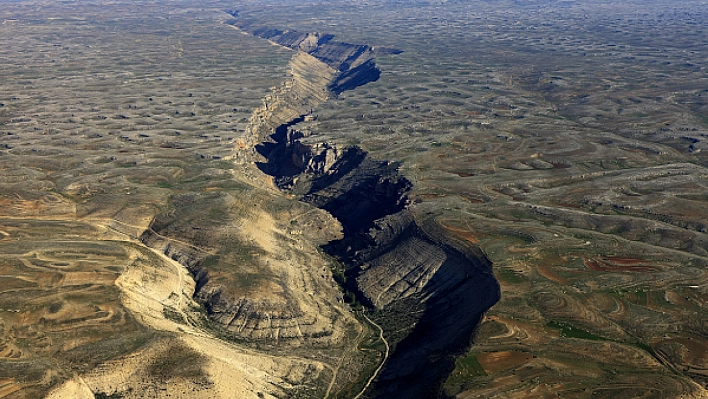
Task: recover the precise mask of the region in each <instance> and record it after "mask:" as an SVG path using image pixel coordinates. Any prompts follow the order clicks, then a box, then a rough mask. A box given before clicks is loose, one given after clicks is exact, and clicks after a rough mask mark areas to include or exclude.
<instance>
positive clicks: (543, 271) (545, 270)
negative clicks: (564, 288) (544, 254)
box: [536, 264, 568, 285]
mask: <svg viewBox="0 0 708 399" xmlns="http://www.w3.org/2000/svg"><path fill="white" fill-rule="evenodd" d="M536 270H537V271H538V274H540V275H541V276H543V277H545V278H547V279H549V280H551V281H555V282H556V283H558V284H560V285H566V284H568V280H566V279H564V278H563V277H561V276H559V275H558V274H556V272H555V271H553V268H552V267H551V266H549V265H545V264H544V265H538V266H537V267H536Z"/></svg>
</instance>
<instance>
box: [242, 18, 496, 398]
mask: <svg viewBox="0 0 708 399" xmlns="http://www.w3.org/2000/svg"><path fill="white" fill-rule="evenodd" d="M230 23H231V24H233V25H235V26H237V27H238V28H239V29H241V30H243V31H245V32H248V33H251V34H253V35H255V36H258V37H261V38H264V39H268V40H270V41H271V42H273V43H276V44H279V45H282V46H285V47H288V48H291V49H293V50H296V51H298V53H297V55H296V56H295V57H294V58H293V84H292V85H291V86H290V88H289V89H288V90H287V92H284V93H282V94H280V95H278V96H277V97H278V99H277V101H276V103H275V104H274V105H268V106H266V107H265V108H266V112H265V113H264V118H265V119H264V121H263V123H262V126H263V127H265V129H260V130H254V132H256V133H258V134H255V135H254V136H253V138H252V140H253V141H257V140H258V139H259V138H260V140H262V141H261V142H260V143H258V144H255V148H256V150H257V152H258V153H259V154H260V155H261V156H262V158H260V159H261V160H264V161H262V162H259V163H258V166H259V168H260V169H261V171H263V172H265V173H266V174H268V175H270V176H272V177H273V180H274V183H275V185H276V186H277V187H278V188H280V189H282V190H286V191H287V192H290V193H292V194H296V195H299V196H301V200H302V201H303V202H306V203H308V204H310V205H313V206H315V207H317V208H320V209H323V210H325V211H327V212H329V214H331V215H332V216H334V217H335V218H336V219H337V220H338V221H339V222H340V223H341V225H342V228H343V232H344V236H343V237H342V238H341V239H338V240H334V241H331V242H330V243H328V244H326V245H325V246H323V248H324V250H325V252H327V253H328V254H329V255H331V256H333V257H335V258H337V259H338V260H339V261H340V262H341V263H342V264H343V265H344V268H345V270H344V274H345V276H346V282H345V283H344V284H345V289H346V290H347V291H350V292H354V293H355V295H356V296H357V300H358V301H360V302H361V303H363V304H364V305H365V306H367V307H369V308H371V309H374V313H373V314H372V317H373V318H374V319H375V320H376V321H377V323H378V324H380V325H381V326H382V327H383V329H384V334H385V335H386V336H387V337H388V339H389V341H390V342H391V344H392V348H393V349H392V352H391V356H390V358H389V359H388V360H387V362H386V364H385V366H384V368H383V370H382V371H381V373H380V374H379V376H378V377H377V378H376V380H375V381H374V383H373V385H372V386H371V387H370V388H369V389H368V390H367V392H366V396H367V397H372V398H373V397H381V398H384V397H393V396H395V397H398V398H418V397H421V392H423V393H424V394H423V395H425V396H426V397H435V396H437V395H439V391H440V386H441V384H442V381H443V379H444V378H445V377H446V376H447V375H448V374H449V373H450V371H452V369H453V368H454V358H455V356H456V355H459V354H461V353H462V351H464V350H465V349H466V348H467V347H468V346H469V345H470V340H471V337H472V335H473V332H474V329H475V328H476V326H477V324H478V323H479V321H480V319H481V317H482V315H483V314H484V312H485V311H486V310H487V309H488V308H489V307H491V306H492V305H493V304H494V303H496V302H497V301H498V300H499V295H500V292H499V286H498V284H497V282H496V280H495V279H494V277H493V274H492V271H491V263H490V261H489V260H488V259H487V258H486V256H484V254H483V253H482V251H481V250H480V249H479V248H478V247H475V246H472V245H470V244H468V243H460V242H457V241H455V240H454V239H453V238H451V237H447V236H446V235H445V234H444V233H443V229H441V228H439V227H438V226H437V223H436V222H435V220H434V219H432V218H427V219H426V217H425V215H422V216H421V215H416V213H415V210H414V209H411V206H410V204H409V201H408V197H407V193H408V192H409V191H410V189H411V187H412V182H411V181H409V180H408V179H406V178H405V177H404V176H402V175H401V174H400V173H399V171H398V168H397V165H396V164H395V163H392V162H388V161H379V160H374V159H371V158H370V157H369V156H368V154H367V153H366V152H365V151H364V150H362V149H361V148H358V147H347V148H338V147H336V146H334V145H332V144H330V143H326V142H321V143H317V142H315V141H314V140H312V138H311V137H310V138H308V136H310V133H309V132H307V131H301V130H298V129H297V127H296V125H297V124H298V123H300V122H301V121H302V120H303V119H304V118H305V117H306V114H307V113H308V112H307V111H305V112H301V113H300V114H297V113H296V112H295V111H296V110H303V108H305V107H303V105H305V104H308V105H311V106H312V107H313V108H314V105H316V103H317V102H318V101H324V100H325V98H324V97H323V96H319V94H321V93H335V94H336V93H339V92H341V91H344V90H350V89H353V88H355V87H357V86H360V85H362V84H366V83H368V82H371V81H374V80H376V79H378V78H379V74H380V72H379V70H378V68H377V67H376V65H375V63H374V59H373V57H374V54H375V53H376V51H375V50H374V49H373V48H371V47H369V46H366V45H352V44H347V43H340V42H336V41H333V40H332V37H331V36H327V35H322V34H318V33H307V34H304V33H299V32H294V31H282V30H278V29H272V28H267V27H262V26H258V25H256V24H251V23H249V22H243V21H238V20H233V21H231V22H230ZM311 66H314V68H313V69H312V70H307V68H308V67H311ZM322 71H327V72H326V73H325V74H323V73H322ZM301 91H302V92H303V93H306V94H300V93H301ZM286 98H287V99H288V100H296V101H295V103H294V104H295V105H293V104H290V103H288V102H287V101H285V99H286ZM302 98H308V100H307V101H304V102H303V101H300V100H301V99H302ZM298 101H300V102H298ZM275 124H279V125H278V126H274V125H275ZM268 128H269V129H271V130H270V132H267V129H268ZM305 139H307V142H304V141H303V140H305ZM419 219H422V220H423V222H420V221H419ZM402 322H403V324H401V323H402Z"/></svg>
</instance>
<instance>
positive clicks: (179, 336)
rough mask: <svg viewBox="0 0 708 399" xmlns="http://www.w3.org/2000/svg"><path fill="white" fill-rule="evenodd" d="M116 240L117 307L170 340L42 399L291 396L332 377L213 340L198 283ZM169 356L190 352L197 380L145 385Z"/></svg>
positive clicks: (322, 366)
mask: <svg viewBox="0 0 708 399" xmlns="http://www.w3.org/2000/svg"><path fill="white" fill-rule="evenodd" d="M97 225H98V224H97ZM100 226H101V227H103V228H105V225H103V224H101V225H100ZM115 238H116V240H117V241H118V242H123V244H124V247H125V248H126V249H127V250H129V251H130V252H131V254H132V255H131V259H132V260H133V262H132V263H131V265H130V266H129V267H128V268H127V269H126V270H124V271H123V273H122V274H121V276H120V278H119V279H118V280H117V281H116V285H117V286H118V287H119V288H120V289H121V291H122V293H123V296H122V303H123V305H124V306H125V307H126V308H127V309H129V310H130V311H131V312H132V313H133V314H134V315H135V316H136V317H137V318H138V320H139V321H140V322H141V323H142V324H144V325H146V326H148V327H150V328H151V329H153V330H155V331H160V332H164V333H167V334H168V335H167V336H172V337H173V338H166V339H164V340H158V341H156V342H154V343H152V344H150V345H147V346H146V347H144V348H142V349H141V350H139V351H138V352H136V353H133V354H131V355H129V356H127V357H122V358H119V359H116V360H113V361H111V362H109V363H106V364H103V365H101V366H100V367H99V368H97V369H96V370H93V371H91V372H89V373H87V374H82V375H77V376H75V377H74V378H73V379H70V380H68V381H66V382H65V383H63V384H61V385H60V386H58V387H56V388H55V389H54V390H53V391H52V392H50V394H49V396H48V398H51V399H68V398H72V399H74V398H94V393H96V392H102V393H105V394H107V395H120V397H124V398H133V397H135V398H138V397H148V396H149V397H177V398H180V397H181V398H230V397H234V395H236V397H239V398H264V397H270V398H275V397H281V396H283V395H289V393H288V392H293V391H297V390H298V389H300V388H299V387H298V384H301V385H302V386H306V385H308V384H313V383H315V380H317V379H319V378H322V377H325V376H324V375H323V374H327V375H331V372H332V367H331V366H330V365H329V364H327V363H324V362H319V361H314V360H311V359H305V358H301V357H298V356H282V355H277V356H276V355H269V354H267V353H263V352H259V351H254V350H252V349H250V348H248V347H246V346H241V345H237V344H234V343H232V342H227V341H224V340H223V339H220V338H217V337H216V336H214V334H213V333H211V332H210V331H208V330H206V329H204V328H203V320H202V318H203V315H202V314H201V313H200V311H199V305H197V304H196V303H195V302H194V300H193V296H194V291H195V285H196V283H195V281H194V279H193V277H192V275H191V274H190V272H189V271H188V270H187V268H186V267H185V266H184V265H182V264H180V263H179V262H177V261H175V260H174V259H171V258H170V257H168V256H167V255H165V253H164V252H162V251H158V250H156V249H153V248H149V247H146V246H145V245H144V244H142V243H141V242H140V241H136V240H135V239H131V238H130V237H129V236H124V235H122V234H117V233H116V237H115ZM174 350H177V351H182V352H185V353H188V354H189V353H193V354H194V356H195V359H192V361H194V360H197V361H198V363H199V364H200V367H201V368H202V370H203V372H204V376H203V378H195V376H191V378H188V379H179V378H175V377H174V376H173V377H172V378H169V383H164V384H160V383H156V382H155V381H151V380H149V379H148V380H146V379H145V373H146V370H151V369H152V368H154V364H155V359H160V357H161V356H164V353H165V351H174ZM308 376H309V377H308ZM197 377H198V376H197ZM332 378H333V377H332ZM153 391H154V392H153ZM146 395H147V396H146Z"/></svg>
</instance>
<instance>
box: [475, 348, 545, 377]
mask: <svg viewBox="0 0 708 399" xmlns="http://www.w3.org/2000/svg"><path fill="white" fill-rule="evenodd" d="M532 358H533V356H531V354H530V353H527V352H517V351H504V352H490V353H481V354H479V355H477V360H478V361H479V364H480V365H481V366H482V368H483V369H484V371H486V372H487V373H489V374H496V373H498V372H500V371H504V370H508V369H510V368H512V367H514V366H518V365H520V364H523V363H526V362H528V361H529V360H531V359H532Z"/></svg>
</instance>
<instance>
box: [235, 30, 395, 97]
mask: <svg viewBox="0 0 708 399" xmlns="http://www.w3.org/2000/svg"><path fill="white" fill-rule="evenodd" d="M228 23H229V24H231V25H233V26H236V27H238V28H239V29H241V30H242V31H244V32H247V33H250V34H251V35H254V36H257V37H260V38H263V39H267V40H270V41H271V42H273V43H276V44H279V45H281V46H284V47H287V48H290V49H292V50H295V51H299V52H303V53H306V54H309V55H311V56H312V57H314V58H315V59H317V60H318V61H320V62H322V63H324V64H325V65H327V66H329V67H330V68H332V69H334V70H335V71H337V73H336V75H335V77H334V78H333V79H332V80H331V81H330V82H328V84H327V86H326V87H327V89H328V90H329V91H330V92H332V93H335V94H339V93H341V92H343V91H346V90H352V89H354V88H356V87H358V86H362V85H365V84H367V83H370V82H375V81H377V80H378V79H379V77H380V76H381V70H379V68H378V67H377V66H376V63H375V62H374V57H375V56H376V54H378V53H381V52H388V53H392V52H393V53H396V52H397V50H392V49H377V48H374V47H371V46H368V45H363V44H350V43H343V42H338V41H335V40H333V36H332V35H327V34H321V33H318V32H313V33H303V32H297V31H292V30H280V29H275V28H270V27H264V26H262V25H260V24H258V23H254V22H251V21H247V20H241V19H233V20H230V21H228Z"/></svg>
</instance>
